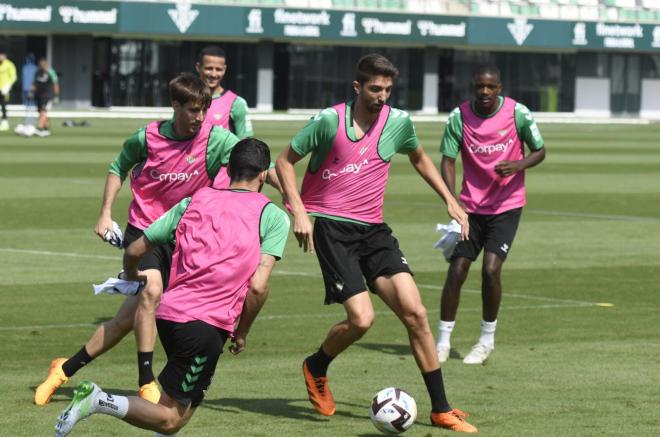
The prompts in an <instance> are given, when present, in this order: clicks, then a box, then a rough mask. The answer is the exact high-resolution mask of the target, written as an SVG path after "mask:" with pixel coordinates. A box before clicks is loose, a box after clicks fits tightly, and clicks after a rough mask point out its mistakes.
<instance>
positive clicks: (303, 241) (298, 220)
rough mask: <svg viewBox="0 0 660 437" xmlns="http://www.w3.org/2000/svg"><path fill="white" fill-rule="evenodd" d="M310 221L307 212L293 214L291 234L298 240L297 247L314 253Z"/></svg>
mask: <svg viewBox="0 0 660 437" xmlns="http://www.w3.org/2000/svg"><path fill="white" fill-rule="evenodd" d="M313 229H314V227H313V226H312V221H311V220H310V219H309V216H308V215H307V213H302V214H294V216H293V234H294V235H295V236H296V239H297V240H298V247H302V248H303V250H304V251H305V252H307V251H309V252H310V253H314V238H313V235H312V234H313Z"/></svg>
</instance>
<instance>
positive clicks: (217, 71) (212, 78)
mask: <svg viewBox="0 0 660 437" xmlns="http://www.w3.org/2000/svg"><path fill="white" fill-rule="evenodd" d="M195 69H196V70H197V73H199V77H200V78H201V79H202V80H203V81H204V82H206V84H207V85H208V86H209V88H210V89H211V96H212V99H211V106H210V107H209V110H208V111H207V112H206V118H205V119H204V121H205V122H206V123H209V124H211V125H214V126H222V127H223V128H225V129H227V130H229V131H231V132H232V133H233V134H234V135H236V136H237V137H238V138H241V139H242V138H247V137H252V136H254V132H253V131H252V121H251V120H250V115H249V114H248V106H247V102H246V101H245V99H244V98H242V97H240V96H239V95H237V94H236V93H235V92H233V91H232V90H228V89H225V88H223V86H222V80H223V79H224V77H225V74H226V73H227V56H226V55H225V51H224V50H223V49H222V48H221V47H218V46H206V47H204V48H203V49H202V51H201V52H200V53H199V60H198V61H197V63H196V64H195Z"/></svg>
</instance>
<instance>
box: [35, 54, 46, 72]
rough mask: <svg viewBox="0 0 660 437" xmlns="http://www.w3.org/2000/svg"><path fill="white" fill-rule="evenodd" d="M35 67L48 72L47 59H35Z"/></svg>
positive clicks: (43, 57)
mask: <svg viewBox="0 0 660 437" xmlns="http://www.w3.org/2000/svg"><path fill="white" fill-rule="evenodd" d="M37 65H38V66H39V68H41V69H42V70H48V59H46V57H45V56H39V59H37Z"/></svg>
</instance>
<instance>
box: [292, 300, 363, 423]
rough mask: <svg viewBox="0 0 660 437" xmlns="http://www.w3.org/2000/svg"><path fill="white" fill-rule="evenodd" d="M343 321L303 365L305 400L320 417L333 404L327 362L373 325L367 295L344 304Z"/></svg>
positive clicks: (332, 407) (331, 409) (330, 410)
mask: <svg viewBox="0 0 660 437" xmlns="http://www.w3.org/2000/svg"><path fill="white" fill-rule="evenodd" d="M344 309H345V310H346V320H343V321H341V322H339V323H337V324H336V325H334V326H333V327H332V328H330V332H329V333H328V336H327V337H326V339H325V340H324V341H323V344H322V345H321V347H320V348H319V351H318V352H317V353H315V354H313V355H311V356H309V357H307V358H306V359H305V361H304V362H303V375H304V377H305V385H306V386H307V394H308V396H309V400H310V402H311V403H312V405H314V408H315V409H316V411H318V412H319V413H320V414H323V415H324V416H331V415H333V414H334V413H335V408H336V407H335V400H334V398H333V396H332V392H331V391H330V387H329V386H328V378H327V376H326V375H327V371H328V366H329V365H330V362H331V361H332V360H333V359H334V358H335V357H336V356H337V355H339V354H340V353H341V352H343V351H344V350H346V348H348V347H349V346H350V345H351V344H353V343H354V342H355V341H357V340H359V339H360V338H362V336H363V335H364V334H365V333H366V332H367V331H368V330H369V328H370V327H371V325H373V323H374V317H375V313H374V307H373V304H372V303H371V298H370V297H369V293H367V292H366V291H365V292H362V293H359V294H356V295H354V296H351V297H350V298H349V299H347V300H346V301H345V302H344Z"/></svg>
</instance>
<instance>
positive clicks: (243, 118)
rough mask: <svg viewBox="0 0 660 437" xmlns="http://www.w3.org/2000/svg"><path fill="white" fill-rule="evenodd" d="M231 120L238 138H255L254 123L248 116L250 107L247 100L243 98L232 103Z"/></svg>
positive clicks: (238, 98)
mask: <svg viewBox="0 0 660 437" xmlns="http://www.w3.org/2000/svg"><path fill="white" fill-rule="evenodd" d="M229 118H230V119H231V122H232V125H233V127H234V132H235V133H236V136H237V137H238V138H241V139H243V138H247V137H253V136H254V131H253V130H252V121H251V120H250V115H249V114H248V106H247V102H246V101H245V99H243V98H242V97H237V98H236V99H235V100H234V103H232V105H231V110H230V112H229Z"/></svg>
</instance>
